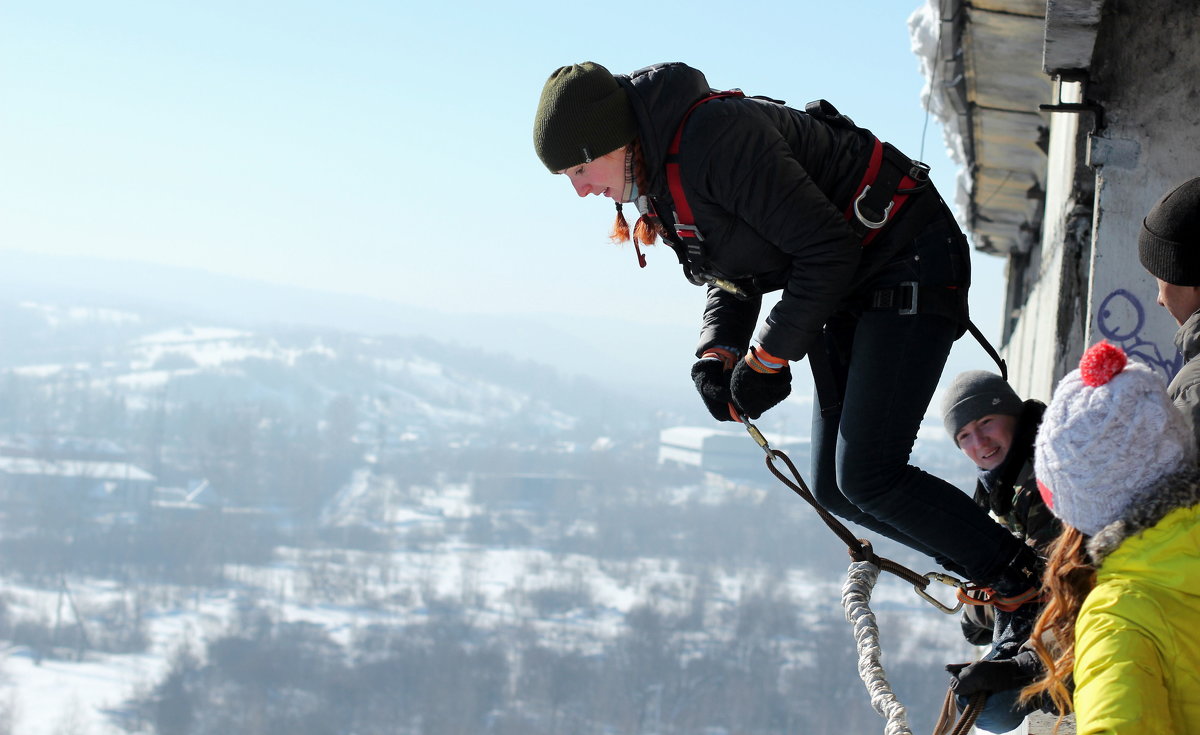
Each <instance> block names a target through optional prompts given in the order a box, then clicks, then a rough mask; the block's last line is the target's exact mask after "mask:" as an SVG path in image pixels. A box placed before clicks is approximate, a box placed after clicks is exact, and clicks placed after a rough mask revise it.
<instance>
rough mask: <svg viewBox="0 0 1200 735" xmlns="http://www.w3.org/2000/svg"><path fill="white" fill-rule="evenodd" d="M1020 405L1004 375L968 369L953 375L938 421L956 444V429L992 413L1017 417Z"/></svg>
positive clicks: (943, 399) (960, 428)
mask: <svg viewBox="0 0 1200 735" xmlns="http://www.w3.org/2000/svg"><path fill="white" fill-rule="evenodd" d="M1022 405H1023V404H1022V402H1021V399H1020V397H1019V396H1017V393H1016V391H1014V390H1013V389H1012V386H1010V385H1009V384H1008V381H1006V380H1005V379H1004V378H1002V377H1000V376H999V375H996V374H995V373H989V372H988V371H986V370H968V371H967V372H965V373H959V374H958V375H957V376H955V378H954V381H953V382H951V383H950V387H949V388H947V389H946V394H945V395H944V396H942V421H943V422H945V424H946V433H948V434H950V438H951V439H954V443H955V444H956V445H957V444H958V438H957V437H958V432H960V431H962V429H963V427H964V426H966V425H967V424H969V423H971V422H972V421H978V420H979V419H981V418H983V417H984V416H987V415H988V414H993V413H997V414H1000V415H1002V416H1020V415H1021V408H1022Z"/></svg>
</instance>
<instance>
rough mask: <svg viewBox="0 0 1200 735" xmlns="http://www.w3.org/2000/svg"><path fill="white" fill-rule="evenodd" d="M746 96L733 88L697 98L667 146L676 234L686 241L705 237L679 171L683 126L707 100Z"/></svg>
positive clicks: (694, 240)
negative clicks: (701, 233) (699, 228)
mask: <svg viewBox="0 0 1200 735" xmlns="http://www.w3.org/2000/svg"><path fill="white" fill-rule="evenodd" d="M745 96H746V95H745V94H744V93H743V92H742V91H741V90H740V89H731V90H728V91H725V92H712V93H710V94H709V95H708V96H706V97H701V98H700V99H698V100H696V101H695V102H693V103H692V106H691V107H689V108H688V109H687V112H685V113H683V119H682V120H680V121H679V127H678V128H676V130H675V135H674V136H673V137H672V138H671V145H670V146H668V147H667V165H666V168H667V187H668V188H669V189H670V190H671V199H672V200H674V202H675V234H676V235H677V236H678V237H679V238H680V239H681V240H683V241H684V242H697V241H700V240H703V239H704V238H703V237H702V236H701V235H700V231H699V230H697V229H696V218H695V215H693V214H692V208H691V206H690V205H689V204H688V202H687V197H686V196H684V193H683V177H682V176H681V175H680V173H679V141H680V140H682V139H683V128H684V126H685V125H687V121H688V118H689V117H691V115H692V112H693V111H694V110H695V109H696V108H697V107H699V106H700V105H702V104H704V103H705V102H709V101H712V100H717V99H721V98H723V97H745ZM688 255H689V259H690V256H692V248H691V247H689V248H688ZM697 255H698V251H697Z"/></svg>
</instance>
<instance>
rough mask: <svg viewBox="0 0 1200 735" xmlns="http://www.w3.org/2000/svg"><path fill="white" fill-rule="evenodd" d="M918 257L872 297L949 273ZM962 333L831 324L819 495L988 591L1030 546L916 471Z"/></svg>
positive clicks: (922, 320)
mask: <svg viewBox="0 0 1200 735" xmlns="http://www.w3.org/2000/svg"><path fill="white" fill-rule="evenodd" d="M943 232H950V231H949V230H943ZM957 232H958V230H957V227H956V226H955V227H954V229H953V231H952V233H954V234H956V233H957ZM916 248H917V246H916V245H915V244H914V245H911V246H906V247H905V248H904V249H903V250H902V252H901V253H900V254H899V255H898V256H897V257H896V258H894V259H893V260H892V262H891V264H889V265H888V266H887V267H886V268H885V269H884V273H882V274H881V275H880V276H878V277H877V278H875V279H873V280H872V285H871V286H870V287H868V289H867V290H868V291H869V290H870V289H871V288H876V287H880V286H884V285H893V284H898V283H902V282H904V281H908V280H925V281H927V280H928V279H929V274H930V273H931V272H933V271H931V267H932V268H933V269H934V270H936V269H937V268H938V267H939V266H938V265H937V264H933V263H929V262H928V260H929V256H928V255H927V254H923V255H922V258H915V257H913V255H914V254H915V252H916ZM967 278H968V279H969V276H967ZM967 283H969V280H967V281H966V282H965V283H964V284H963V287H964V288H965V287H966V284H967ZM960 333H961V331H960V325H959V324H958V323H956V322H955V321H954V320H952V319H950V318H948V317H946V316H943V315H940V314H932V313H920V312H919V311H918V313H916V314H907V315H906V314H900V313H899V312H898V311H896V310H892V311H845V312H841V313H839V314H837V315H835V316H834V318H832V319H831V320H830V322H829V323H828V324H827V325H826V327H825V350H824V354H813V355H810V362H811V363H812V367H813V373H814V375H813V377H814V381H815V383H816V385H817V398H818V400H817V401H815V402H814V406H813V427H812V442H813V445H812V462H813V467H812V476H813V477H814V478H815V487H814V489H813V494H814V495H815V496H816V498H817V501H818V502H819V503H820V504H821V505H822V506H824V507H825V508H826V509H828V510H829V511H831V512H833V513H835V514H836V515H838V516H841V517H842V518H845V519H847V520H849V521H851V522H853V523H857V524H859V525H861V526H864V527H866V528H869V529H871V530H873V531H876V532H878V533H880V534H883V535H884V536H887V537H888V538H891V539H894V540H896V541H899V542H900V543H903V544H904V545H906V546H908V547H910V548H913V549H916V550H917V551H920V552H922V553H924V554H927V555H929V556H931V557H933V558H934V559H936V560H937V561H938V562H939V563H940V564H942V565H943V566H945V567H946V568H947V569H949V570H951V571H953V572H955V573H958V574H964V575H966V576H967V577H968V578H969V579H970V580H972V581H974V582H977V583H981V584H988V583H990V582H991V581H992V580H993V579H994V578H995V577H997V576H998V575H999V574H1000V572H1001V571H1002V570H1003V569H1004V567H1005V566H1006V565H1007V563H1008V562H1009V560H1011V559H1012V558H1013V557H1014V556H1015V554H1016V553H1017V550H1018V547H1019V545H1020V542H1019V541H1018V540H1017V539H1016V538H1015V537H1014V536H1013V535H1012V534H1011V533H1010V532H1009V531H1008V530H1007V529H1005V528H1004V527H1003V526H1001V525H1000V524H999V523H997V522H996V521H995V520H993V519H992V518H991V517H990V516H989V515H988V514H987V512H986V511H985V510H983V509H982V508H980V507H979V506H978V505H976V504H975V501H974V500H972V499H971V498H970V497H968V496H967V494H966V493H964V492H963V491H962V490H960V489H959V488H957V487H955V486H953V485H951V484H950V483H948V482H946V481H945V480H942V479H940V478H938V477H935V476H933V475H930V474H929V473H927V472H924V471H923V470H921V469H919V468H917V467H914V466H912V465H911V464H909V457H910V455H911V453H912V448H913V444H914V443H915V442H916V437H917V430H918V429H919V428H920V425H921V419H922V418H923V417H924V415H925V411H926V409H927V408H928V406H929V402H930V399H931V398H932V396H933V393H934V391H935V390H936V388H937V384H938V380H939V379H940V377H941V374H942V370H943V368H944V367H945V364H946V359H947V357H948V356H949V354H950V347H951V345H952V344H953V343H954V341H955V339H956V338H957V337H958V336H959V334H960ZM822 358H823V359H822ZM822 364H826V365H828V368H829V370H828V371H825V372H824V377H821V376H818V372H820V371H822V367H821V366H822ZM830 378H832V379H830ZM823 407H824V408H823ZM964 461H967V460H966V459H965V458H964Z"/></svg>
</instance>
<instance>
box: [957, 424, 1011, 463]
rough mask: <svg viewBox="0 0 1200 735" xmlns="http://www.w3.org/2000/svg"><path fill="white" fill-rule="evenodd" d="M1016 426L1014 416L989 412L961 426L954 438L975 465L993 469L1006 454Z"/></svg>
mask: <svg viewBox="0 0 1200 735" xmlns="http://www.w3.org/2000/svg"><path fill="white" fill-rule="evenodd" d="M1016 426H1017V417H1016V416H1009V415H1007V414H1000V413H989V414H988V415H986V416H983V417H981V418H978V419H976V420H974V421H972V422H971V423H969V424H967V425H966V426H964V427H962V429H960V430H959V432H958V433H957V434H955V435H954V440H955V441H956V442H958V447H959V449H961V450H963V454H965V455H967V457H969V458H970V460H971V461H972V462H974V463H975V466H976V467H978V468H979V469H981V470H994V469H996V468H997V467H999V466H1000V463H1002V462H1003V461H1004V458H1005V457H1007V456H1008V450H1009V449H1010V448H1011V447H1012V440H1013V431H1014V430H1015V429H1016Z"/></svg>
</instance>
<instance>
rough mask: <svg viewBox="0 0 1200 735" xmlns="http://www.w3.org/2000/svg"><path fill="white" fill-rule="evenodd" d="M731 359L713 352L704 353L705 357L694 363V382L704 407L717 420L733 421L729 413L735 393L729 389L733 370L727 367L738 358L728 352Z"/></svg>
mask: <svg viewBox="0 0 1200 735" xmlns="http://www.w3.org/2000/svg"><path fill="white" fill-rule="evenodd" d="M726 354H727V355H728V356H729V359H724V356H722V355H717V354H714V353H713V352H706V353H704V355H705V356H704V357H703V358H701V359H700V360H697V361H696V364H695V365H692V382H693V383H695V384H696V390H697V391H699V392H700V397H701V398H702V399H704V407H705V408H707V409H708V412H709V413H711V414H712V416H713V418H714V419H716V420H717V421H733V415H732V414H730V413H729V404H730V403H732V402H733V394H732V393H731V392H730V391H729V376H730V375H731V374H732V371H731V370H730V369H729V368H728V367H726V365H729V364H731V363H732V362H733V360H734V359H736V358H735V357H734V356H733V354H732V353H726Z"/></svg>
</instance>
